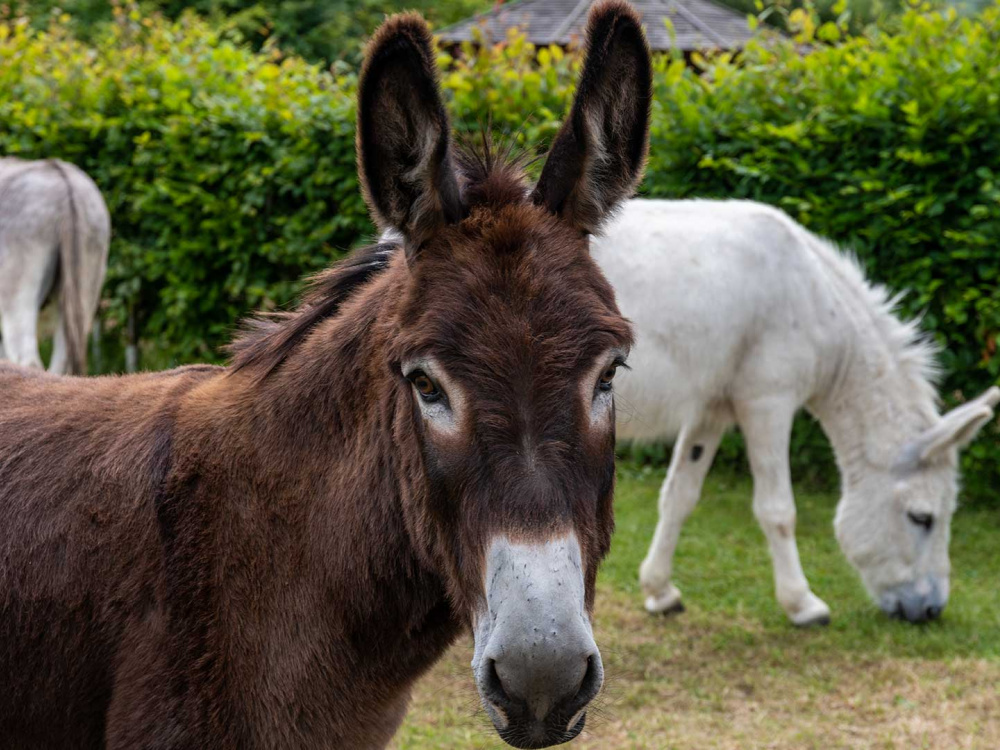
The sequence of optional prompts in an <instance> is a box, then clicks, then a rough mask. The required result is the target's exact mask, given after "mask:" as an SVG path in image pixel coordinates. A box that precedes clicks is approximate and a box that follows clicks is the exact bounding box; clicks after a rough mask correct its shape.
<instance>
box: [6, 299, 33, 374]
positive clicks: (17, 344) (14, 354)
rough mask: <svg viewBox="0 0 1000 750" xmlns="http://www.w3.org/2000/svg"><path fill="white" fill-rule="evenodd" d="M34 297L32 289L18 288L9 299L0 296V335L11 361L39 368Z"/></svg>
mask: <svg viewBox="0 0 1000 750" xmlns="http://www.w3.org/2000/svg"><path fill="white" fill-rule="evenodd" d="M36 297H37V295H36V294H35V291H34V290H29V289H23V288H22V289H19V290H18V291H17V293H16V294H15V295H14V296H13V297H11V298H10V299H4V300H0V338H2V339H3V343H4V348H5V350H6V355H7V357H8V358H9V359H10V360H11V361H12V362H14V363H15V364H19V365H25V366H27V367H38V368H41V366H42V357H41V354H39V352H38V304H37V300H36Z"/></svg>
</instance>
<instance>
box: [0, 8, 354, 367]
mask: <svg viewBox="0 0 1000 750" xmlns="http://www.w3.org/2000/svg"><path fill="white" fill-rule="evenodd" d="M352 86H353V80H352V79H350V78H347V79H337V78H334V77H333V76H331V75H330V74H327V73H323V72H321V71H320V70H319V69H317V68H315V67H312V66H310V65H308V64H306V63H304V62H302V61H301V60H297V59H286V60H282V61H281V62H280V63H275V62H272V61H270V60H269V59H268V58H267V57H266V56H262V55H255V54H253V53H251V52H249V51H246V50H243V49H240V48H238V47H235V46H233V45H232V44H230V43H228V42H225V41H221V40H220V39H219V38H218V35H217V34H216V33H215V32H213V31H212V30H210V29H209V28H208V27H207V26H205V25H204V24H202V23H201V22H199V21H197V20H195V19H193V18H191V17H185V18H184V19H182V20H181V21H179V22H177V23H167V22H162V21H157V22H154V21H151V20H149V19H146V20H143V21H140V20H139V17H138V14H135V13H133V15H132V17H131V18H129V17H127V16H126V15H124V14H123V13H121V14H120V15H119V18H118V22H117V23H116V24H115V25H114V26H113V27H112V28H111V29H110V30H109V33H108V35H107V36H105V37H103V38H101V39H100V40H99V41H98V42H97V43H96V44H95V46H93V47H85V46H83V45H81V44H79V43H77V42H75V41H74V40H73V39H71V38H69V37H68V36H67V35H66V34H65V33H64V32H63V31H62V29H61V27H59V26H55V27H52V28H51V29H50V30H49V31H47V32H43V33H32V32H31V31H30V30H29V28H28V26H27V24H26V23H25V22H23V21H22V22H15V23H10V24H7V25H0V153H7V154H20V155H23V156H28V157H45V156H59V157H61V158H64V159H68V160H70V161H73V162H75V163H77V164H79V165H80V166H81V167H82V168H84V169H85V170H86V171H87V172H88V173H89V174H91V175H92V176H93V178H94V179H95V181H96V182H97V183H98V185H100V187H101V188H102V190H103V192H104V194H105V197H106V199H107V201H108V204H109V207H110V209H111V214H112V217H113V225H114V239H113V246H112V255H111V266H110V269H109V275H108V282H107V284H106V287H105V296H106V297H107V298H108V300H107V303H108V309H107V311H106V316H105V317H106V319H107V321H108V322H109V323H110V324H111V326H112V327H114V326H115V325H116V324H117V325H118V327H119V328H120V327H121V323H122V322H123V321H124V320H125V318H126V315H127V313H128V311H132V312H134V313H135V315H136V316H137V319H138V321H139V325H140V330H141V333H142V335H143V337H144V338H146V339H147V340H148V341H150V342H155V343H154V345H153V346H152V347H151V348H152V349H155V350H156V352H157V354H158V356H157V357H156V358H155V360H154V361H155V362H156V364H171V363H175V362H182V361H188V360H193V359H211V358H214V357H217V356H218V354H217V352H218V346H219V344H220V343H221V342H223V341H224V340H225V339H226V338H227V336H228V332H229V331H230V330H231V328H232V326H233V324H234V321H235V320H236V319H237V318H238V317H239V316H241V315H243V314H245V313H246V312H247V310H248V309H252V308H254V307H260V306H263V307H270V306H273V305H275V304H283V303H286V302H288V301H289V300H290V299H291V298H292V297H293V296H294V294H295V292H296V291H297V284H298V281H299V278H300V277H301V275H302V274H303V273H304V272H308V271H311V270H315V269H318V268H321V267H322V266H324V265H325V264H327V263H329V262H330V261H331V260H332V259H333V258H334V257H335V252H334V250H333V248H335V247H347V246H350V245H351V243H353V242H355V241H356V240H357V239H358V237H359V235H360V234H362V233H364V232H370V231H371V228H370V226H369V224H368V220H367V216H366V212H365V210H364V205H363V202H362V200H361V198H360V196H359V194H358V187H357V179H356V177H355V169H354V146H353V127H354V104H353V94H352V93H351V89H352Z"/></svg>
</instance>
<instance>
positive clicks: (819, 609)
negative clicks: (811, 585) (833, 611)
mask: <svg viewBox="0 0 1000 750" xmlns="http://www.w3.org/2000/svg"><path fill="white" fill-rule="evenodd" d="M789 617H790V618H791V620H792V624H793V625H795V626H796V627H799V628H811V627H822V626H824V625H829V624H830V608H829V607H828V606H827V605H826V603H825V602H824V601H823V600H822V599H820V598H819V597H817V596H815V595H810V599H809V602H808V603H807V605H806V606H805V607H802V608H801V609H800V610H798V611H797V612H795V613H794V614H790V615H789Z"/></svg>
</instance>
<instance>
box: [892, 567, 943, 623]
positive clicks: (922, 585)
mask: <svg viewBox="0 0 1000 750" xmlns="http://www.w3.org/2000/svg"><path fill="white" fill-rule="evenodd" d="M947 589H948V587H947V582H942V581H939V580H937V579H933V578H926V579H923V580H921V581H918V582H917V583H907V584H903V585H901V586H897V587H896V588H894V589H892V590H891V591H889V592H887V593H886V594H885V595H884V596H883V597H882V599H881V601H880V602H879V604H880V605H881V607H882V610H883V611H884V612H885V613H886V614H888V615H889V616H890V617H897V618H899V619H901V620H906V621H907V622H912V623H922V622H928V621H930V620H936V619H938V618H939V617H940V616H941V613H942V612H943V611H944V608H945V605H946V604H947V603H948V593H947Z"/></svg>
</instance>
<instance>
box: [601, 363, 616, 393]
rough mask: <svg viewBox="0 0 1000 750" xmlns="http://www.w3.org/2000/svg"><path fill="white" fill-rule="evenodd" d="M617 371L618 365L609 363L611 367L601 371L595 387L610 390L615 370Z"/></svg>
mask: <svg viewBox="0 0 1000 750" xmlns="http://www.w3.org/2000/svg"><path fill="white" fill-rule="evenodd" d="M617 371H618V365H611V367H609V368H608V369H607V370H605V371H604V372H602V373H601V378H600V380H598V381H597V387H598V388H600V389H601V390H602V391H610V390H611V381H613V380H614V379H615V372H617Z"/></svg>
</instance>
